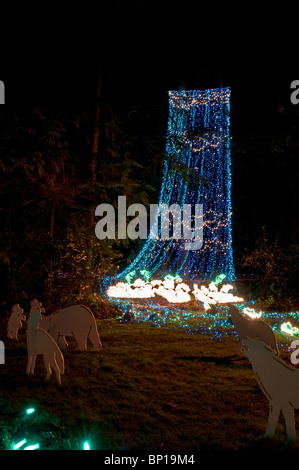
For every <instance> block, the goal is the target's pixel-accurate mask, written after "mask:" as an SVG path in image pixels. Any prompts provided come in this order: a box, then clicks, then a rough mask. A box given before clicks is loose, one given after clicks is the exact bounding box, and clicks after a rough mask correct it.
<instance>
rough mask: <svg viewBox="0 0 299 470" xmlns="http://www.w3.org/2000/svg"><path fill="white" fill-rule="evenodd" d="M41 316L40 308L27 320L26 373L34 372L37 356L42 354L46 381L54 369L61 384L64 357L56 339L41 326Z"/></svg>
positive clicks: (31, 373)
mask: <svg viewBox="0 0 299 470" xmlns="http://www.w3.org/2000/svg"><path fill="white" fill-rule="evenodd" d="M40 316H41V313H40V309H38V310H37V311H36V312H35V313H32V312H31V314H30V315H29V316H28V320H27V352H28V363H27V371H26V374H27V375H33V374H34V368H35V361H36V356H37V355H38V354H42V355H43V359H44V364H45V368H46V371H47V376H46V378H45V381H48V380H49V379H50V377H51V374H52V369H53V370H54V372H55V374H56V380H57V383H58V384H59V385H61V375H62V374H64V358H63V355H62V353H61V351H60V349H59V347H58V346H57V344H56V343H55V341H54V339H53V338H52V337H51V336H50V335H49V334H48V333H47V332H46V331H45V330H43V329H40V328H39V322H40Z"/></svg>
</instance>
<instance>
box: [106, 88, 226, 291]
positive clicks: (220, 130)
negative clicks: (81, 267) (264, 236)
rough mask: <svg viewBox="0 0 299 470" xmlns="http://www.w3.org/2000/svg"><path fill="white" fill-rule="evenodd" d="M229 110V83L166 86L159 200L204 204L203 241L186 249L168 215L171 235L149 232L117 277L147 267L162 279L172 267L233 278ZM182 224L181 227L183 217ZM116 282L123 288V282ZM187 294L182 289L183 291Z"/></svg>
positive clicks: (183, 273) (199, 276) (202, 276)
mask: <svg viewBox="0 0 299 470" xmlns="http://www.w3.org/2000/svg"><path fill="white" fill-rule="evenodd" d="M229 112H230V88H216V89H208V90H204V91H198V90H191V91H169V119H168V129H167V141H166V158H165V161H164V168H163V174H162V186H161V192H160V198H159V204H166V205H167V207H170V206H171V205H172V204H177V205H178V206H179V207H181V208H183V205H184V204H189V205H191V207H194V206H195V205H196V204H198V205H200V204H202V205H203V216H201V217H203V243H202V246H201V247H200V248H199V249H194V250H186V249H185V244H186V243H189V242H190V240H191V239H190V240H185V239H184V238H181V239H176V237H174V236H173V235H174V234H173V233H172V232H171V223H172V218H171V217H170V221H169V224H170V229H169V233H170V236H169V238H168V239H161V237H160V238H158V239H157V237H156V238H155V237H154V236H153V237H151V235H149V237H148V238H147V240H146V242H145V244H144V246H143V248H142V249H141V251H140V252H139V254H138V255H137V257H136V258H135V259H134V260H133V261H132V263H131V264H130V266H129V267H128V268H127V269H126V270H124V271H123V272H121V273H119V274H118V275H117V276H116V280H124V279H125V280H126V281H127V283H130V279H128V278H127V276H128V275H130V273H131V272H134V273H135V274H136V275H137V277H138V278H142V272H143V273H144V272H146V273H148V274H147V276H148V279H149V278H150V277H152V276H153V275H155V278H157V279H160V278H163V277H164V276H165V275H166V274H169V273H171V272H174V271H175V272H176V273H177V275H179V276H180V278H182V279H184V280H196V282H200V281H204V282H206V281H210V280H211V279H212V278H213V277H214V276H215V275H217V274H218V273H219V272H221V273H223V274H224V275H225V276H226V278H227V280H228V281H233V280H234V278H235V272H234V264H233V251H232V236H231V213H232V212H231V174H230V134H229V125H230V117H229ZM197 218H198V216H197V215H196V214H192V217H191V220H192V222H191V233H190V232H189V233H190V235H191V236H193V237H195V233H196V230H197V227H198V220H197ZM159 223H160V222H159V220H158V216H157V217H156V219H155V222H154V223H153V226H152V228H151V232H150V233H154V234H156V233H160V232H159V230H160V231H161V230H162V227H160V228H159V230H158V231H157V226H158V224H159ZM181 225H182V233H185V232H184V220H182V224H181ZM163 229H165V227H163ZM186 233H187V230H186ZM148 279H147V280H148ZM114 281H115V279H114ZM114 283H115V282H114ZM118 288H119V289H121V288H122V289H124V290H126V289H125V286H123V285H122V286H118ZM147 289H150V288H149V287H147ZM161 290H162V289H161ZM123 293H124V292H123ZM186 294H187V293H186V292H185V293H184V294H183V293H182V294H181V295H182V296H185V297H187V295H186ZM140 295H141V293H140ZM172 295H173V294H172Z"/></svg>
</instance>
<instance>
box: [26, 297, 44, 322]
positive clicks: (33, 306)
mask: <svg viewBox="0 0 299 470" xmlns="http://www.w3.org/2000/svg"><path fill="white" fill-rule="evenodd" d="M42 305H43V304H42V303H41V302H39V301H38V300H36V299H33V300H31V302H30V310H29V315H28V319H29V318H30V317H31V315H32V314H33V313H35V312H37V310H39V312H40V318H42V316H41V313H44V312H45V309H44V308H43V307H42Z"/></svg>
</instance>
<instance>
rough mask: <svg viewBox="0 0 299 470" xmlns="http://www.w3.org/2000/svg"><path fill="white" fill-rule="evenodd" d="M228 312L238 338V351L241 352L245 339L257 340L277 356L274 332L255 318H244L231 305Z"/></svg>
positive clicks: (266, 324)
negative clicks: (269, 347)
mask: <svg viewBox="0 0 299 470" xmlns="http://www.w3.org/2000/svg"><path fill="white" fill-rule="evenodd" d="M229 312H230V315H231V319H232V322H233V324H234V327H235V330H236V333H237V335H238V336H239V346H240V350H242V345H243V341H244V339H245V338H246V337H248V338H252V339H255V338H259V339H260V340H261V341H263V342H264V343H265V344H267V345H268V346H271V348H272V349H274V351H275V352H276V354H277V355H279V351H278V347H277V343H276V338H275V334H274V331H273V330H272V328H271V326H270V325H268V323H266V322H264V321H262V320H258V319H256V318H248V319H247V318H245V317H244V316H243V315H242V314H241V313H240V311H239V309H238V308H237V307H236V306H235V305H233V304H230V305H229Z"/></svg>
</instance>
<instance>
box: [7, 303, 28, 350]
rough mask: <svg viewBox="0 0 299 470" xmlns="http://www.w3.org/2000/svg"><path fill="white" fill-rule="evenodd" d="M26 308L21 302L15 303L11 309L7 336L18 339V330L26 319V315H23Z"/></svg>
mask: <svg viewBox="0 0 299 470" xmlns="http://www.w3.org/2000/svg"><path fill="white" fill-rule="evenodd" d="M23 313H24V310H23V309H22V308H21V307H20V305H19V304H15V305H13V307H12V309H11V315H10V317H9V320H8V324H7V337H8V338H10V339H16V340H17V341H18V332H19V329H20V328H22V326H23V323H22V322H23V321H25V320H26V317H25V315H23Z"/></svg>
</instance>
